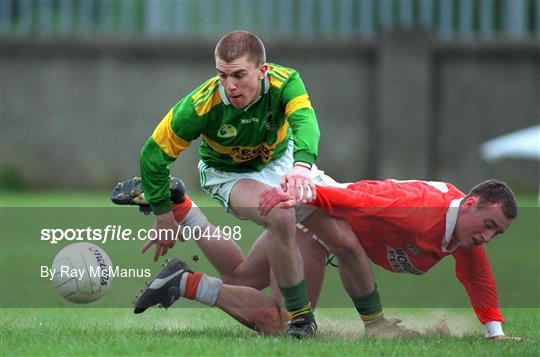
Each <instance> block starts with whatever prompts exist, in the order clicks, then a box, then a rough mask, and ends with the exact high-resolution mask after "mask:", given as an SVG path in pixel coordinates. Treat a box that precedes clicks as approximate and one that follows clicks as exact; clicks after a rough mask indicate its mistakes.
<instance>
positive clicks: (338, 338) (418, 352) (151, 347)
mask: <svg viewBox="0 0 540 357" xmlns="http://www.w3.org/2000/svg"><path fill="white" fill-rule="evenodd" d="M389 312H390V313H392V314H395V313H399V312H398V311H394V310H390V311H389ZM437 313H439V314H440V312H437ZM534 313H535V314H536V315H532V316H531V311H530V310H524V309H515V310H509V311H507V318H508V319H509V320H510V321H511V322H512V327H509V328H508V331H509V332H511V333H512V334H515V335H521V336H522V337H523V338H524V341H523V342H519V343H518V342H515V341H489V340H486V339H484V338H481V337H479V334H480V333H481V329H480V326H479V325H478V324H477V325H478V326H473V327H471V326H470V325H471V324H473V322H471V321H469V320H470V314H469V312H468V311H463V310H450V311H448V312H446V313H445V315H439V317H434V316H435V315H434V312H433V311H430V310H424V309H420V310H407V311H405V312H402V313H401V314H400V317H402V318H403V319H404V320H405V321H407V320H408V321H414V322H413V323H409V324H410V325H413V326H415V327H417V328H420V329H421V330H423V331H424V335H423V336H422V337H420V338H417V339H412V340H372V339H366V338H363V337H362V327H361V324H360V322H359V321H358V319H357V318H355V317H354V316H355V314H354V311H353V310H351V309H322V310H320V311H318V318H319V324H320V334H319V336H318V337H317V338H316V339H313V340H309V341H297V340H291V339H289V338H287V337H261V336H258V335H256V334H255V333H253V332H251V331H249V330H248V329H246V328H244V327H242V326H240V325H239V324H237V323H236V322H233V321H232V320H230V319H229V318H227V317H226V316H225V315H224V314H223V313H221V311H219V310H217V309H210V308H201V309H192V308H189V309H170V310H168V311H164V310H158V309H154V310H149V311H148V312H146V313H144V314H143V315H138V316H135V315H133V314H132V313H131V311H130V310H128V309H3V310H2V328H1V335H2V351H1V352H2V355H6V356H7V355H25V356H27V355H59V354H60V355H220V356H221V355H223V356H230V355H235V356H239V355H250V356H251V355H293V354H294V355H320V356H332V355H336V354H338V355H357V356H358V355H360V356H361V355H369V356H372V355H399V356H403V355H406V356H411V355H414V356H431V355H433V354H434V353H436V354H437V355H452V356H456V355H458V356H460V355H474V356H480V355H484V356H493V355H520V356H527V355H531V356H534V355H536V354H537V352H538V350H539V348H540V344H539V337H540V336H539V332H538V329H537V327H538V310H536V311H535V312H534ZM453 319H454V320H458V321H460V323H461V326H458V325H456V324H454V325H453V326H452V323H451V322H452V320H453ZM429 320H432V321H431V322H428V321H429ZM531 321H532V322H534V323H532V324H531ZM433 324H438V325H439V326H438V328H439V331H438V332H437V331H436V330H434V329H433V328H432V329H430V326H431V325H433ZM442 325H448V326H447V327H449V330H448V331H446V332H441V331H440V330H443V329H444V328H441V326H442Z"/></svg>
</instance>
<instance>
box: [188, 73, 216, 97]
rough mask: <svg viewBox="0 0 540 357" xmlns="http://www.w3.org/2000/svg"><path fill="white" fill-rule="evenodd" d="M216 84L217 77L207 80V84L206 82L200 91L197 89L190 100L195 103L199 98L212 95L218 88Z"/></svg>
mask: <svg viewBox="0 0 540 357" xmlns="http://www.w3.org/2000/svg"><path fill="white" fill-rule="evenodd" d="M218 83H219V81H218V77H217V76H215V77H212V78H210V79H209V80H208V82H206V84H205V85H204V86H202V87H201V89H199V90H198V91H197V92H195V93H194V94H193V95H192V96H191V99H193V101H194V102H196V101H198V100H199V99H200V98H201V97H204V96H206V95H207V94H208V93H212V92H213V91H214V90H215V89H216V87H217V86H218Z"/></svg>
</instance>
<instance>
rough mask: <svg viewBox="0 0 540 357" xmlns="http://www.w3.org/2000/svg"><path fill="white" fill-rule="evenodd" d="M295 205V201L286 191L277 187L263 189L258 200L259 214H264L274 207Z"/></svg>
mask: <svg viewBox="0 0 540 357" xmlns="http://www.w3.org/2000/svg"><path fill="white" fill-rule="evenodd" d="M296 205H297V202H296V201H295V200H294V199H293V198H292V197H291V195H289V194H288V193H287V192H283V191H282V190H281V189H280V188H278V187H273V188H269V189H267V190H264V191H263V193H262V195H261V199H260V201H259V214H260V215H261V216H266V215H267V214H268V212H270V210H271V209H272V208H274V207H279V208H290V207H294V206H296Z"/></svg>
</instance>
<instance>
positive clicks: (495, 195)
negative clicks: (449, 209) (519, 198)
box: [465, 179, 518, 219]
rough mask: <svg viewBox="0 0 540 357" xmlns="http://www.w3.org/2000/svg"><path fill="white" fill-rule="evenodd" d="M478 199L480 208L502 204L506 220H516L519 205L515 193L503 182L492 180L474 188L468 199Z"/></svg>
mask: <svg viewBox="0 0 540 357" xmlns="http://www.w3.org/2000/svg"><path fill="white" fill-rule="evenodd" d="M473 196H475V197H478V198H479V201H478V205H479V206H480V207H482V206H487V205H489V204H494V203H500V204H501V208H502V211H503V213H504V215H505V216H506V218H508V219H515V218H516V217H517V213H518V212H517V211H518V208H517V204H516V199H515V197H514V193H513V192H512V190H511V189H510V187H508V185H507V184H506V183H504V182H502V181H499V180H495V179H491V180H486V181H484V182H481V183H479V184H478V185H476V186H474V187H473V188H472V190H471V191H470V192H469V193H468V194H467V196H466V197H465V198H468V197H473Z"/></svg>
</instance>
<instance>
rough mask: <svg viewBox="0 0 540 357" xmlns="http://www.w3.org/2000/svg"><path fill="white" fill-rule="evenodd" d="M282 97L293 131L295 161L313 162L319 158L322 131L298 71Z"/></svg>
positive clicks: (287, 118)
mask: <svg viewBox="0 0 540 357" xmlns="http://www.w3.org/2000/svg"><path fill="white" fill-rule="evenodd" d="M281 99H282V102H283V104H284V106H285V117H286V120H287V121H288V122H289V126H290V128H291V130H292V132H293V140H294V153H293V157H294V161H303V162H307V163H310V164H313V163H314V162H315V160H316V159H317V153H318V145H319V138H320V132H319V126H318V124H317V118H316V116H315V111H314V110H313V107H312V106H311V101H310V100H309V96H308V94H307V91H306V88H305V86H304V83H303V82H302V79H301V78H300V76H299V75H298V73H296V72H295V73H294V74H293V75H292V76H291V78H289V80H288V81H287V82H286V84H285V87H284V89H283V92H282V98H281Z"/></svg>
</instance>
